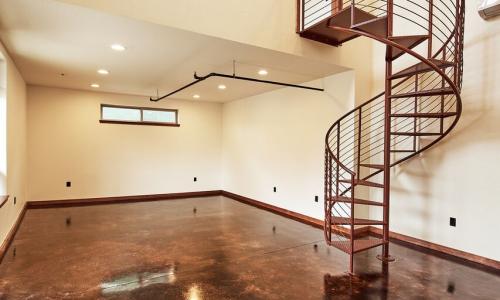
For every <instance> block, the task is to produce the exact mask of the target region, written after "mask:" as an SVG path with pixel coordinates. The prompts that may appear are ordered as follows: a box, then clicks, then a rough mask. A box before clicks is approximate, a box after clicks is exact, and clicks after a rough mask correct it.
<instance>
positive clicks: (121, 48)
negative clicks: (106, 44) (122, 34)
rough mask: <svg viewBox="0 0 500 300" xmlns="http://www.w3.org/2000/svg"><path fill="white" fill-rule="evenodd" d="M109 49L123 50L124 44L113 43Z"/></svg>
mask: <svg viewBox="0 0 500 300" xmlns="http://www.w3.org/2000/svg"><path fill="white" fill-rule="evenodd" d="M111 49H113V50H115V51H125V49H126V48H125V46H123V45H120V44H113V45H111Z"/></svg>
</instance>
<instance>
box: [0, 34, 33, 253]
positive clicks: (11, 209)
mask: <svg viewBox="0 0 500 300" xmlns="http://www.w3.org/2000/svg"><path fill="white" fill-rule="evenodd" d="M0 54H1V56H3V57H4V58H5V62H6V64H7V82H6V96H7V97H6V99H7V120H5V119H3V118H2V119H0V121H1V122H7V194H8V195H10V196H11V198H10V199H9V201H8V202H7V203H6V204H5V205H4V206H3V207H2V208H0V244H1V243H3V241H4V240H5V237H6V236H7V234H8V232H9V231H10V229H11V228H12V226H13V225H14V223H15V221H16V220H17V217H18V216H19V214H20V212H21V210H22V208H23V206H24V204H25V202H26V189H27V179H26V166H27V165H26V84H25V82H24V80H23V78H22V77H21V75H20V74H19V72H18V71H17V68H16V66H15V64H14V62H13V61H12V60H11V59H10V56H9V54H8V53H7V51H6V50H5V48H4V47H3V45H2V44H1V43H0ZM14 197H16V198H17V203H16V205H14V201H13V200H14Z"/></svg>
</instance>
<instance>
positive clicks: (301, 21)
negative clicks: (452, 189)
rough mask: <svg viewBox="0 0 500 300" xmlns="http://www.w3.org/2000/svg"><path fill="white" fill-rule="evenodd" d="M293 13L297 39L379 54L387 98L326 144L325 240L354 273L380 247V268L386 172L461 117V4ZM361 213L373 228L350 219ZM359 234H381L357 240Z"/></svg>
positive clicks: (344, 124) (306, 3) (448, 1)
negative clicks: (360, 46) (370, 43)
mask: <svg viewBox="0 0 500 300" xmlns="http://www.w3.org/2000/svg"><path fill="white" fill-rule="evenodd" d="M297 8H298V9H297V11H298V16H297V33H299V34H300V36H301V37H303V38H307V39H311V40H315V41H318V42H321V43H325V44H329V45H332V46H340V45H342V44H343V43H346V42H348V41H350V40H352V39H355V38H358V37H367V38H370V39H373V40H375V41H377V42H380V43H382V44H384V45H385V47H386V55H385V91H383V92H382V93H380V94H379V95H377V96H375V97H373V98H372V99H370V100H368V101H366V102H364V103H363V104H361V105H359V106H358V107H356V108H354V109H353V110H351V111H350V112H348V113H346V114H345V115H344V116H342V117H341V118H340V119H338V120H337V121H336V122H335V123H334V124H333V125H332V126H331V127H330V129H329V130H328V132H327V134H326V138H325V142H326V145H325V198H324V199H325V226H324V232H325V239H326V242H327V244H328V245H330V246H333V247H335V248H338V249H340V250H342V251H344V252H346V253H347V254H349V257H350V263H349V272H350V273H351V274H352V273H353V272H354V254H356V253H359V252H361V251H364V250H368V249H371V248H374V247H378V246H382V254H381V255H379V256H378V257H379V259H381V260H382V261H385V262H386V261H390V260H391V256H390V255H389V205H390V179H391V177H390V168H391V167H393V166H396V165H398V164H400V163H402V162H404V161H406V160H409V159H411V158H418V155H419V154H420V153H422V152H423V151H425V150H427V149H429V148H430V147H432V146H433V145H435V144H436V143H438V142H439V141H440V140H442V139H443V138H444V137H445V136H446V135H448V133H450V131H451V130H453V128H454V127H455V125H456V124H457V122H458V120H459V118H460V114H461V111H462V103H461V99H460V90H461V86H462V70H463V59H462V52H463V33H464V13H465V0H435V1H433V0H385V1H384V0H358V1H354V0H353V1H345V0H344V1H343V0H327V1H325V0H299V1H298V3H297ZM375 59H376V58H375ZM380 59H382V57H381V58H380ZM359 195H365V197H360V196H359ZM366 195H369V196H366ZM367 198H369V199H367ZM374 198H378V199H374ZM362 206H370V207H371V208H370V212H371V211H372V210H373V211H376V210H377V209H379V210H380V211H379V212H378V214H377V213H374V214H373V215H380V219H379V220H375V219H373V220H372V219H365V218H359V217H357V216H358V215H359V210H362ZM372 207H373V208H372ZM356 211H358V213H356ZM364 211H365V212H366V208H365V209H364ZM365 215H366V214H365ZM370 215H372V214H371V213H370ZM360 226H374V227H378V228H381V230H382V233H383V234H382V236H381V238H366V237H365V238H361V237H358V236H357V235H356V229H357V228H359V227H360Z"/></svg>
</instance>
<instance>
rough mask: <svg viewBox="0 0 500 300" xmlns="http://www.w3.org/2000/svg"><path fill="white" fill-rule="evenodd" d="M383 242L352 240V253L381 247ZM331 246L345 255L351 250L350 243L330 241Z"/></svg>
mask: <svg viewBox="0 0 500 300" xmlns="http://www.w3.org/2000/svg"><path fill="white" fill-rule="evenodd" d="M383 244H384V241H383V240H381V239H369V240H354V247H353V248H354V249H353V251H352V252H353V253H357V252H361V251H364V250H368V249H370V248H374V247H378V246H380V245H383ZM331 245H332V246H333V247H335V248H337V249H339V250H342V251H344V252H346V253H349V252H350V249H351V241H350V240H346V241H332V242H331Z"/></svg>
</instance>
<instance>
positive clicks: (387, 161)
mask: <svg viewBox="0 0 500 300" xmlns="http://www.w3.org/2000/svg"><path fill="white" fill-rule="evenodd" d="M392 35H393V0H388V1H387V36H388V37H391V36H392ZM392 50H393V49H392V47H390V46H387V49H386V51H387V52H388V54H389V55H386V57H392V53H391V52H392ZM391 75H392V61H391V60H390V59H386V65H385V124H384V131H385V132H384V212H383V218H384V225H383V240H384V245H383V248H382V257H381V259H382V260H383V261H388V260H389V259H390V258H389V207H390V206H389V203H390V191H391V172H390V169H391V98H390V96H391V92H392V84H391V83H392V82H391V79H390V76H391Z"/></svg>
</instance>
